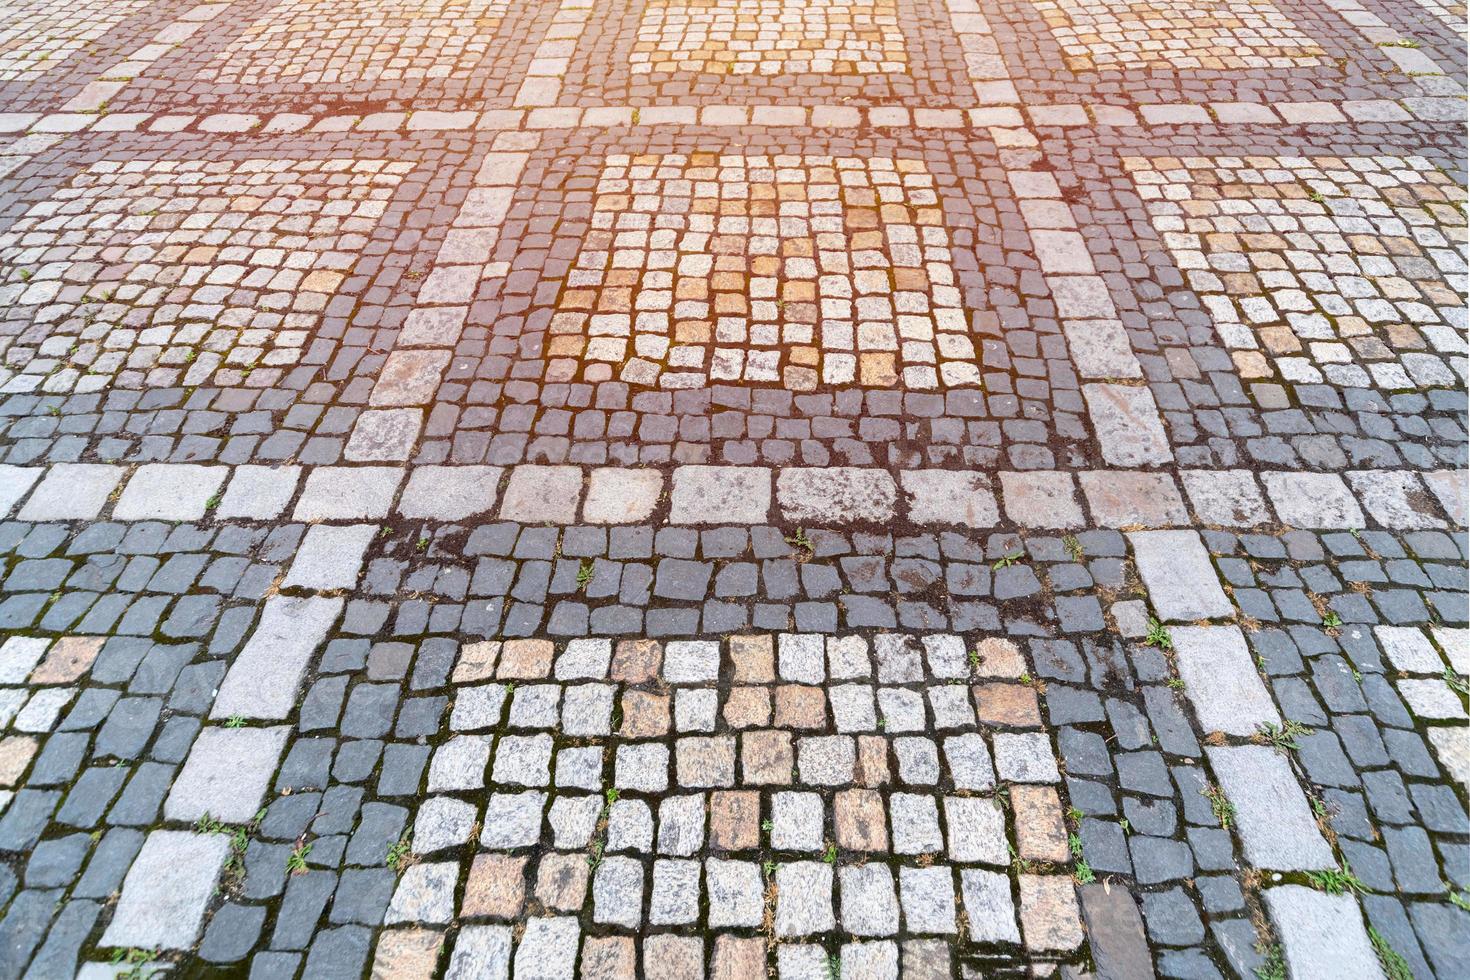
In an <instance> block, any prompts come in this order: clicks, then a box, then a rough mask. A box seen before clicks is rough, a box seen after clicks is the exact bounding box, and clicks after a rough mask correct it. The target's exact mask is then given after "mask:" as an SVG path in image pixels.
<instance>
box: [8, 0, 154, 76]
mask: <svg viewBox="0 0 1470 980" xmlns="http://www.w3.org/2000/svg"><path fill="white" fill-rule="evenodd" d="M152 3H153V0H100V2H90V3H83V4H58V3H52V2H50V0H18V2H16V3H13V4H7V5H6V9H5V23H4V24H0V83H3V82H13V81H18V80H33V79H35V78H36V77H37V76H39V75H41V74H43V73H46V72H50V71H53V70H54V69H56V68H58V67H60V66H61V65H62V64H63V63H64V62H65V61H66V60H67V59H68V58H70V57H72V56H73V55H75V54H77V53H78V52H80V51H84V50H86V49H87V48H88V46H90V45H91V44H92V43H93V42H95V41H97V40H99V39H101V38H104V37H106V36H107V34H108V33H109V32H110V31H112V30H113V29H115V28H116V27H117V26H118V25H119V24H121V23H122V22H123V21H125V20H127V19H128V18H129V17H132V16H134V15H135V14H138V13H140V12H142V11H143V10H145V9H147V8H148V7H149V6H150V5H151V4H152Z"/></svg>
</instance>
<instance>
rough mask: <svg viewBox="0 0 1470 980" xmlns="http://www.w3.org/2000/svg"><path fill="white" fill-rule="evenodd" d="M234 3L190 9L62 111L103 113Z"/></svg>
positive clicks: (216, 1)
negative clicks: (119, 95) (154, 66)
mask: <svg viewBox="0 0 1470 980" xmlns="http://www.w3.org/2000/svg"><path fill="white" fill-rule="evenodd" d="M232 2H233V0H204V2H203V3H200V4H199V5H198V6H195V7H190V8H189V9H188V10H186V11H184V12H183V13H182V14H180V15H179V16H178V17H176V18H174V19H173V20H172V21H170V22H169V23H167V24H165V25H164V26H163V28H162V29H161V30H159V32H158V33H157V34H155V35H153V37H152V38H151V39H149V41H148V43H147V44H145V45H143V46H142V47H141V48H139V49H137V50H136V51H134V52H133V53H132V54H130V55H128V56H127V57H126V58H124V59H123V60H122V61H120V62H118V63H117V64H115V65H113V66H112V67H111V68H108V69H107V70H105V71H103V72H102V74H101V75H100V76H98V77H97V79H96V80H94V81H91V82H88V83H87V84H86V85H85V86H83V87H82V90H81V91H80V92H78V93H77V94H76V95H75V96H73V97H72V99H71V101H70V102H68V103H67V104H66V105H64V106H62V107H61V111H62V112H72V113H96V112H100V111H101V109H102V108H103V107H104V106H105V105H106V104H107V101H108V100H109V99H111V98H112V97H113V96H115V95H117V93H119V92H121V91H122V90H123V89H125V88H127V87H128V83H129V82H131V81H132V80H133V79H134V78H136V77H138V76H139V75H141V74H142V73H143V72H144V71H146V70H148V69H149V68H151V67H153V64H154V62H156V61H158V60H159V59H160V58H162V57H163V56H164V55H166V54H168V53H169V52H170V51H172V50H173V49H174V48H176V47H178V46H179V45H180V44H182V43H183V42H185V41H187V40H188V39H189V38H191V37H193V36H194V34H195V32H197V31H198V30H199V29H200V28H201V27H203V26H204V25H205V24H208V23H209V22H210V21H212V20H214V19H215V18H216V17H218V16H219V15H220V14H222V13H224V12H225V10H226V8H228V7H229V6H230V4H231V3H232Z"/></svg>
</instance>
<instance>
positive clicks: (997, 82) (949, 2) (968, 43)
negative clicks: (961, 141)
mask: <svg viewBox="0 0 1470 980" xmlns="http://www.w3.org/2000/svg"><path fill="white" fill-rule="evenodd" d="M945 7H947V8H948V10H949V23H950V27H951V28H952V29H953V30H954V33H955V36H956V37H957V38H959V42H960V50H961V51H962V52H963V53H964V56H965V68H966V70H967V71H968V72H969V75H970V81H971V83H972V84H973V85H974V86H975V98H976V99H978V100H979V101H980V104H981V105H996V104H1007V103H1016V102H1019V101H1020V97H1019V96H1018V95H1017V94H1016V86H1015V85H1014V84H1013V83H1012V82H1011V73H1010V70H1009V69H1008V68H1007V67H1006V62H1005V58H1004V57H1002V56H1001V53H1000V45H999V44H997V43H996V40H995V31H994V30H993V29H992V28H991V26H990V21H989V20H987V19H986V17H985V13H984V11H983V10H982V9H981V7H980V3H979V0H945Z"/></svg>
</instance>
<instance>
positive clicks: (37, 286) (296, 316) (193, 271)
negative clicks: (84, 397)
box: [0, 159, 412, 392]
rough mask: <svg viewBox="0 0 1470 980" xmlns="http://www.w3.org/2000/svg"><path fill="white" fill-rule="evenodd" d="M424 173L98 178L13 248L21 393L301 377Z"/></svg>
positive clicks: (12, 238) (244, 167) (4, 253)
mask: <svg viewBox="0 0 1470 980" xmlns="http://www.w3.org/2000/svg"><path fill="white" fill-rule="evenodd" d="M410 169H412V164H405V163H395V162H390V161H386V160H356V161H354V160H326V161H300V160H272V159H256V160H245V161H241V162H238V163H233V164H232V163H205V162H199V161H190V160H170V161H159V162H152V163H148V162H141V161H139V162H112V161H106V162H101V163H97V164H93V165H92V166H91V167H89V168H88V169H87V170H86V171H85V172H84V173H82V174H81V175H79V176H78V177H77V178H76V179H74V180H73V181H72V182H71V184H70V185H69V186H68V187H67V188H65V189H64V190H61V191H58V192H57V193H56V194H54V195H53V196H52V197H51V198H49V199H48V200H47V201H45V202H43V203H41V204H38V205H36V206H34V207H32V208H31V210H30V211H29V212H27V214H26V215H25V216H24V217H22V218H21V219H20V220H19V221H17V222H16V223H15V224H14V225H12V226H11V228H10V229H9V230H8V231H6V232H5V233H4V234H3V235H0V261H3V262H4V263H5V267H6V270H7V272H6V274H5V276H4V278H3V279H0V296H3V297H4V299H3V302H4V304H5V306H6V314H5V316H6V327H5V333H7V334H8V335H9V336H8V337H7V341H8V342H7V343H6V345H5V351H4V357H5V364H6V367H7V368H8V369H9V371H10V372H12V373H13V376H12V378H11V379H10V380H9V382H8V383H7V388H8V390H11V391H20V390H28V391H34V390H44V391H52V392H68V391H81V392H88V391H98V390H100V389H102V388H105V387H109V386H117V387H122V388H146V387H153V386H169V385H177V384H183V385H197V384H200V383H204V382H209V381H214V382H215V383H221V384H231V383H236V384H238V383H239V382H240V380H241V378H242V376H243V375H244V374H245V373H247V372H249V371H252V370H254V369H256V368H257V367H260V368H264V369H267V370H271V371H274V372H275V373H276V374H277V375H279V374H280V373H282V372H283V370H284V369H286V368H289V367H290V366H291V365H293V364H295V363H297V362H298V361H299V359H300V357H301V354H302V351H303V350H304V349H305V347H306V346H307V343H308V341H309V339H310V337H311V334H312V331H313V329H314V328H315V327H316V325H317V324H318V323H319V320H320V316H321V314H322V312H323V311H324V310H325V308H326V306H327V304H328V302H329V301H330V300H331V298H332V295H333V294H334V293H335V292H336V289H337V287H338V286H339V285H340V284H341V282H342V280H343V279H344V278H345V276H346V273H347V271H348V270H350V268H351V265H352V262H353V253H354V252H355V251H356V250H358V249H360V248H361V247H362V246H363V244H364V243H365V241H366V237H367V235H368V233H370V232H371V231H372V230H373V228H374V227H375V226H376V224H377V221H378V219H379V218H380V217H381V216H382V215H383V213H384V211H385V209H386V207H387V200H388V198H389V197H391V195H392V193H393V189H394V188H395V187H396V186H397V185H398V183H399V181H400V180H401V179H402V177H403V175H404V174H405V173H407V172H408V171H409V170H410Z"/></svg>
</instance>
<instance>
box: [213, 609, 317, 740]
mask: <svg viewBox="0 0 1470 980" xmlns="http://www.w3.org/2000/svg"><path fill="white" fill-rule="evenodd" d="M342 603H343V600H342V599H340V598H324V597H320V596H310V597H306V598H295V597H291V596H274V597H272V598H270V599H268V600H266V604H265V611H264V612H262V613H261V615H260V623H259V625H257V626H256V628H255V632H254V634H252V635H251V637H250V640H249V641H248V642H247V643H246V644H245V649H244V650H242V651H240V655H239V656H238V657H236V658H235V662H234V663H233V664H231V665H230V672H229V673H228V674H226V675H225V679H224V683H222V684H220V687H219V696H218V697H216V698H215V701H214V709H213V710H212V711H211V712H210V717H211V718H229V717H231V716H233V715H240V716H242V717H244V718H261V719H267V720H271V721H277V720H280V719H283V718H285V717H286V716H287V715H289V714H290V713H291V709H292V708H294V707H295V705H296V692H297V689H298V688H300V686H301V678H302V675H303V674H305V673H306V665H307V662H308V661H309V660H310V659H311V655H312V653H313V652H314V651H315V650H316V648H317V647H318V646H319V645H320V644H321V642H322V640H324V639H326V637H327V630H328V629H330V628H331V626H332V624H333V623H334V622H336V621H337V616H338V614H340V613H341V612H342Z"/></svg>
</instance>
